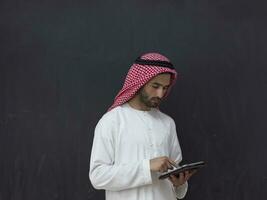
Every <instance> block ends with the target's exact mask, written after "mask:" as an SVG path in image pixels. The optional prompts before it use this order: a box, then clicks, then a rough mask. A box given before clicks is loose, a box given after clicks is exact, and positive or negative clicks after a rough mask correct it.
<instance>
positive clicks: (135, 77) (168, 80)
mask: <svg viewBox="0 0 267 200" xmlns="http://www.w3.org/2000/svg"><path fill="white" fill-rule="evenodd" d="M176 79H177V72H176V70H175V69H174V67H173V65H172V63H171V62H170V60H169V59H168V58H167V57H165V56H164V55H162V54H159V53H146V54H143V55H142V56H140V57H138V58H137V59H136V60H135V62H134V63H133V65H132V66H131V68H130V69H129V71H128V73H127V76H126V79H125V82H124V85H123V87H122V89H121V90H120V91H119V93H118V94H117V95H116V97H115V99H114V102H113V104H112V106H111V107H110V108H109V111H110V110H111V109H113V108H115V107H117V106H119V105H122V104H124V103H126V102H129V101H130V100H132V99H136V97H139V100H140V101H142V102H143V105H146V104H147V105H148V106H149V107H147V106H145V108H151V107H158V105H159V103H160V101H161V100H162V98H163V97H166V96H167V95H168V93H169V90H170V88H171V86H172V85H173V84H174V83H175V80H176Z"/></svg>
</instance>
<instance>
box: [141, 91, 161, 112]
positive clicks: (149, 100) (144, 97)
mask: <svg viewBox="0 0 267 200" xmlns="http://www.w3.org/2000/svg"><path fill="white" fill-rule="evenodd" d="M139 97H140V98H139V99H140V101H141V102H142V103H143V104H144V105H146V106H147V107H148V108H157V107H159V105H160V103H161V99H160V98H159V97H149V95H148V94H147V93H146V92H145V90H144V89H141V90H140V92H139Z"/></svg>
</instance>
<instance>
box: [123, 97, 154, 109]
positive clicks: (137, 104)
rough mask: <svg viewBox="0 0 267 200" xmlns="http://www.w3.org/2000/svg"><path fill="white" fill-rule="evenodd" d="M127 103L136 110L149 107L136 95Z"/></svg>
mask: <svg viewBox="0 0 267 200" xmlns="http://www.w3.org/2000/svg"><path fill="white" fill-rule="evenodd" d="M128 103H129V105H130V106H131V107H132V108H134V109H136V110H142V111H149V110H150V109H151V108H150V107H147V106H146V105H145V104H144V103H142V102H141V101H140V100H139V98H138V95H136V96H135V97H134V98H132V99H131V100H130V101H128Z"/></svg>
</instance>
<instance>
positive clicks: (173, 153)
mask: <svg viewBox="0 0 267 200" xmlns="http://www.w3.org/2000/svg"><path fill="white" fill-rule="evenodd" d="M171 138H172V139H171V146H170V158H171V159H173V160H174V161H175V162H176V163H178V164H179V163H180V162H181V161H182V151H181V147H180V144H179V141H178V137H177V133H176V126H175V122H174V121H173V120H171ZM187 189H188V183H187V182H185V183H184V184H183V185H180V186H179V187H174V186H173V191H174V192H175V193H176V197H177V198H178V199H183V198H184V197H185V195H186V193H187Z"/></svg>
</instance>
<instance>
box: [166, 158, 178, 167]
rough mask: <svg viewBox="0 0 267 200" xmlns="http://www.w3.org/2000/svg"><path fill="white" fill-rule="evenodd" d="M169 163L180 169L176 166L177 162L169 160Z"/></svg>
mask: <svg viewBox="0 0 267 200" xmlns="http://www.w3.org/2000/svg"><path fill="white" fill-rule="evenodd" d="M168 161H169V163H170V164H171V165H172V166H174V167H176V168H177V167H178V165H177V164H176V162H175V161H174V160H172V159H170V158H169V159H168Z"/></svg>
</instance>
